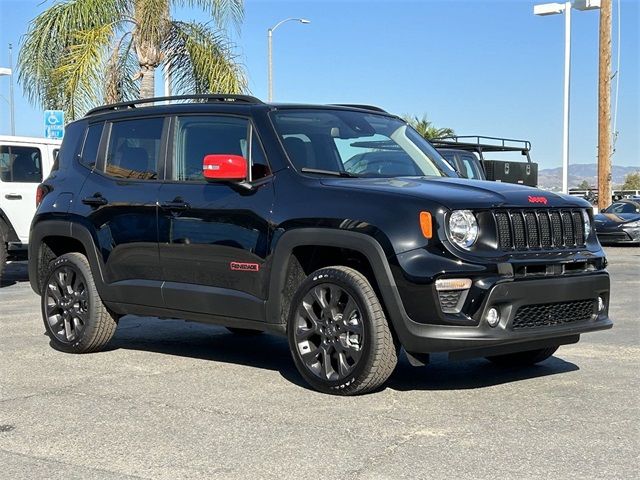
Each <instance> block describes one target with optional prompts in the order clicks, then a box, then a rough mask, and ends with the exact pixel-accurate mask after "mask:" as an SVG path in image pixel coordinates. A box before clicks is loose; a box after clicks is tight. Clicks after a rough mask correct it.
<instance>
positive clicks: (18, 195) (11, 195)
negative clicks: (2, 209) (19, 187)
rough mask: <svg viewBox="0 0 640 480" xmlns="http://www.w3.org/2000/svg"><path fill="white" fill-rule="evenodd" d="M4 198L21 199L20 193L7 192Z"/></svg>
mask: <svg viewBox="0 0 640 480" xmlns="http://www.w3.org/2000/svg"><path fill="white" fill-rule="evenodd" d="M4 198H6V199H7V200H22V195H20V194H19V193H7V194H6V195H5V196H4Z"/></svg>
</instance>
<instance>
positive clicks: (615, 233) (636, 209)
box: [594, 200, 640, 245]
mask: <svg viewBox="0 0 640 480" xmlns="http://www.w3.org/2000/svg"><path fill="white" fill-rule="evenodd" d="M594 221H595V227H596V235H598V240H600V243H602V244H614V243H624V244H634V245H640V200H620V201H617V202H614V203H612V204H611V205H610V206H609V207H607V208H605V209H604V210H602V212H600V213H599V214H597V215H595V216H594Z"/></svg>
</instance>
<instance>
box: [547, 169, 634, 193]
mask: <svg viewBox="0 0 640 480" xmlns="http://www.w3.org/2000/svg"><path fill="white" fill-rule="evenodd" d="M633 172H640V166H637V167H623V166H620V165H613V166H612V167H611V180H612V182H613V186H614V188H618V187H620V186H621V185H622V184H623V183H624V179H625V177H626V176H627V175H628V174H630V173H633ZM585 180H586V181H587V182H589V185H591V186H593V187H596V185H598V165H597V164H595V163H577V164H574V165H569V188H575V187H577V186H578V185H579V184H580V183H582V182H583V181H585ZM538 185H539V186H540V187H541V188H544V189H547V190H560V189H561V188H562V167H557V168H545V169H543V170H539V171H538Z"/></svg>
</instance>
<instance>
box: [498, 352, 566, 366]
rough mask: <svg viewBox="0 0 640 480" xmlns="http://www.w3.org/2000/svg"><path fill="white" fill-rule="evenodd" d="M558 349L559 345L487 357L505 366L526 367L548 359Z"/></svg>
mask: <svg viewBox="0 0 640 480" xmlns="http://www.w3.org/2000/svg"><path fill="white" fill-rule="evenodd" d="M556 350H558V347H549V348H539V349H537V350H528V351H526V352H516V353H507V354H506V355H495V356H493V357H487V360H490V361H492V362H493V363H495V364H496V365H500V366H503V367H526V366H527V365H534V364H536V363H540V362H542V361H544V360H546V359H547V358H549V357H550V356H551V355H553V354H554V353H555V352H556Z"/></svg>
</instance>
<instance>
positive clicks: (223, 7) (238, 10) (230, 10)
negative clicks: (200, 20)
mask: <svg viewBox="0 0 640 480" xmlns="http://www.w3.org/2000/svg"><path fill="white" fill-rule="evenodd" d="M171 1H172V3H173V4H174V5H176V6H180V7H193V8H200V9H201V10H203V11H205V12H207V13H210V14H211V16H212V17H213V20H214V21H215V22H216V25H217V26H218V27H220V28H223V27H226V26H227V25H228V23H229V21H231V22H232V23H234V24H235V25H236V26H237V25H240V23H242V20H243V19H244V0H171Z"/></svg>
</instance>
